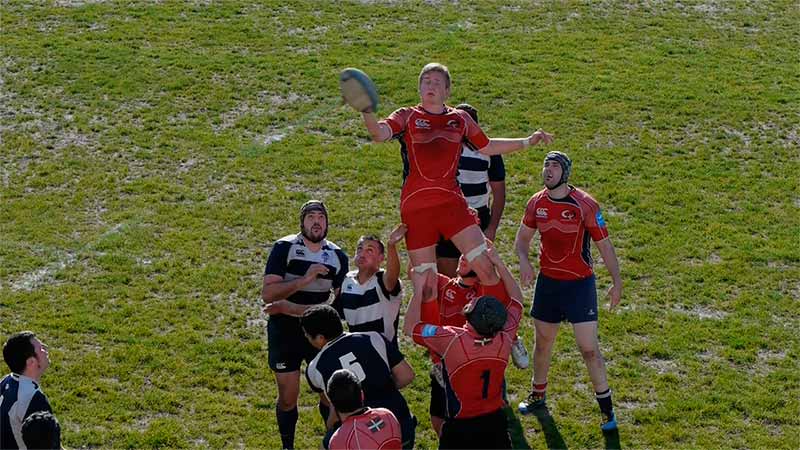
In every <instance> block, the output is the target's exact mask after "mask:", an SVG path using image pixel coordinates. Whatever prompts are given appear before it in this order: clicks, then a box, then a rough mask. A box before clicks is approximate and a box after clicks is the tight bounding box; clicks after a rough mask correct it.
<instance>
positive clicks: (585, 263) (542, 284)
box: [515, 152, 622, 431]
mask: <svg viewBox="0 0 800 450" xmlns="http://www.w3.org/2000/svg"><path fill="white" fill-rule="evenodd" d="M571 169H572V161H571V160H570V159H569V157H568V156H567V155H566V154H564V153H561V152H550V153H548V154H547V156H545V159H544V167H543V169H542V178H543V179H544V185H545V189H543V190H541V191H539V192H537V193H536V194H534V195H533V196H532V197H531V198H530V200H529V201H528V205H527V207H526V209H525V216H524V217H523V218H522V223H521V224H520V226H519V230H518V231H517V238H516V243H515V247H516V251H517V255H518V256H519V272H520V278H521V281H522V283H523V284H524V285H528V284H530V283H531V281H532V280H533V266H532V265H531V263H530V261H529V260H528V254H529V253H530V243H531V239H532V238H533V235H534V233H535V232H536V231H537V230H538V231H539V234H540V235H541V244H540V246H539V265H540V271H539V276H538V277H537V278H536V289H535V292H534V297H533V308H532V309H531V315H532V316H533V319H534V320H533V323H534V327H535V329H536V342H535V344H534V354H533V380H531V383H532V385H533V386H532V391H531V394H530V395H529V396H528V399H527V400H525V401H523V402H521V403H520V404H519V410H520V412H522V413H523V414H527V413H530V412H533V411H534V410H535V409H536V408H537V407H541V406H544V404H545V399H546V395H545V392H546V388H547V373H548V371H549V370H550V359H551V357H552V351H553V344H554V343H555V340H556V335H557V334H558V326H559V323H560V322H561V321H562V320H567V321H569V322H570V323H571V324H572V329H573V330H574V332H575V341H576V342H577V344H578V347H579V348H580V351H581V354H582V355H583V360H584V362H585V363H586V367H587V368H588V369H589V378H591V380H592V385H593V386H594V391H595V395H596V398H597V403H598V405H599V406H600V411H601V413H602V415H603V421H602V423H601V428H602V430H603V431H611V430H614V429H616V428H617V420H616V416H615V415H614V410H613V407H612V403H611V389H610V388H609V387H608V380H607V377H606V365H605V361H604V360H603V355H602V354H601V353H600V345H599V343H598V338H597V291H596V290H595V277H594V271H593V269H592V265H593V261H592V253H591V248H590V245H589V242H590V241H594V243H595V245H597V248H598V249H599V250H600V255H601V256H602V257H603V262H604V263H605V265H606V268H607V269H608V272H609V273H610V274H611V277H612V279H613V281H614V285H613V286H612V287H611V288H610V289H609V290H608V295H609V297H610V299H611V304H610V307H611V308H613V307H615V306H616V305H617V304H618V303H619V301H620V297H621V295H622V280H621V278H620V273H619V263H618V261H617V255H616V253H615V252H614V246H613V245H612V244H611V240H610V239H609V237H608V230H606V224H605V221H604V220H603V216H602V214H600V206H599V205H598V204H597V202H596V201H595V200H594V198H592V197H591V196H590V195H589V194H587V193H586V192H584V191H582V190H580V189H577V188H575V187H573V186H570V185H569V184H567V181H568V179H569V175H570V171H571Z"/></svg>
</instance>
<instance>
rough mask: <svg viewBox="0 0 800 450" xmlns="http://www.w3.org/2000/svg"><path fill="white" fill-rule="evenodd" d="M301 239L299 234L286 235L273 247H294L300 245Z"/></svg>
mask: <svg viewBox="0 0 800 450" xmlns="http://www.w3.org/2000/svg"><path fill="white" fill-rule="evenodd" d="M302 243H303V239H302V238H301V237H300V234H287V235H286V236H284V237H282V238H280V239H278V240H277V241H275V245H276V246H277V245H294V244H302Z"/></svg>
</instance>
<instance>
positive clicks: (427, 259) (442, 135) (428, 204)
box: [362, 63, 553, 297]
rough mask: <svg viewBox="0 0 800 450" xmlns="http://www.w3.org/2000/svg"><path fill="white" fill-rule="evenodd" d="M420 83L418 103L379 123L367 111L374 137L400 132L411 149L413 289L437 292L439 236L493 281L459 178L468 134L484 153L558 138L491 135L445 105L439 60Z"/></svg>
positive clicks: (407, 211) (405, 196)
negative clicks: (496, 136)
mask: <svg viewBox="0 0 800 450" xmlns="http://www.w3.org/2000/svg"><path fill="white" fill-rule="evenodd" d="M418 88H419V95H420V103H419V104H418V105H416V106H412V107H408V108H401V109H398V110H397V111H395V112H393V113H392V114H391V115H390V116H389V117H388V118H386V119H385V120H382V121H380V122H379V121H378V120H377V118H376V116H375V114H374V113H373V112H372V111H369V110H367V111H362V116H363V119H364V124H365V125H366V127H367V130H368V131H369V133H370V135H371V136H372V139H373V140H374V141H375V142H384V141H387V140H389V139H392V138H396V139H399V140H401V142H402V143H403V145H405V146H406V149H407V155H408V167H409V173H408V177H407V178H406V180H405V182H404V184H403V189H402V192H401V196H400V216H401V219H402V222H403V223H404V224H406V225H407V226H408V233H407V234H406V245H407V248H408V254H409V258H410V260H411V264H412V266H413V276H412V284H413V286H414V296H421V297H429V296H431V295H433V294H434V290H435V288H436V244H437V242H438V241H439V238H440V237H444V238H445V239H449V240H451V241H452V242H453V243H454V244H455V246H456V247H457V248H458V249H459V251H460V252H461V253H462V254H463V255H465V256H466V258H467V260H468V261H470V263H471V264H472V266H473V269H474V270H475V272H476V273H477V274H478V277H479V278H480V280H481V282H482V283H484V284H485V285H493V284H496V283H497V275H496V274H495V272H494V270H492V264H491V262H490V261H489V259H488V257H487V256H486V254H485V250H486V246H485V242H484V236H483V233H482V232H481V229H480V227H479V226H478V225H476V224H475V222H474V220H473V218H472V217H471V215H470V213H469V210H468V206H467V202H466V200H465V199H464V195H463V194H462V192H461V188H460V187H459V184H458V181H457V179H456V175H457V173H458V161H459V158H460V156H461V149H462V144H463V142H464V141H468V142H469V143H470V145H471V146H472V147H474V148H476V149H478V151H479V152H481V153H483V154H486V155H499V154H504V153H510V152H513V151H517V150H522V149H524V148H526V147H528V146H531V145H536V144H538V143H540V142H542V143H545V144H546V143H550V142H552V140H553V137H552V136H551V135H550V134H548V133H546V132H544V131H541V130H538V131H536V132H535V133H533V134H532V135H530V136H528V137H526V138H522V139H502V138H494V139H489V138H488V137H487V136H486V134H484V132H483V130H481V128H480V126H478V124H476V123H475V121H474V120H473V119H472V117H470V115H469V113H467V112H466V111H462V110H459V109H455V108H451V107H450V106H447V105H446V104H445V101H447V99H448V97H449V96H450V73H449V71H448V70H447V67H445V66H443V65H441V64H437V63H430V64H428V65H426V66H425V67H423V69H422V71H421V73H420V75H419V85H418Z"/></svg>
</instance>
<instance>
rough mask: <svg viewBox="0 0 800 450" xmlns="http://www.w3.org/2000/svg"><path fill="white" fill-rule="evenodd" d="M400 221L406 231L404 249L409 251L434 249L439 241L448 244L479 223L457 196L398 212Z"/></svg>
mask: <svg viewBox="0 0 800 450" xmlns="http://www.w3.org/2000/svg"><path fill="white" fill-rule="evenodd" d="M400 219H401V220H402V221H403V223H404V224H406V226H407V227H408V231H407V232H406V248H408V249H409V250H418V249H421V248H425V247H431V246H434V245H436V243H437V242H439V238H440V237H442V236H443V237H444V238H445V239H448V240H449V239H450V238H452V237H453V235H455V234H458V233H459V232H460V231H462V230H464V229H465V228H467V227H468V226H470V225H478V224H479V223H480V219H478V214H477V212H476V211H475V210H474V209H471V208H470V207H469V206H467V201H466V200H464V197H460V196H459V197H456V196H453V198H452V200H448V201H447V202H445V203H439V204H437V205H434V206H428V207H423V208H418V209H413V210H411V211H408V210H407V209H405V208H400Z"/></svg>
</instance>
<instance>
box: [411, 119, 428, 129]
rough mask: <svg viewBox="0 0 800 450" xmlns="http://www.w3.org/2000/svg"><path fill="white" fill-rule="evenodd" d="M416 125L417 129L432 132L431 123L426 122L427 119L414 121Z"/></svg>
mask: <svg viewBox="0 0 800 450" xmlns="http://www.w3.org/2000/svg"><path fill="white" fill-rule="evenodd" d="M414 125H415V126H416V127H417V128H425V129H428V130H430V128H431V123H430V121H428V120H426V119H416V120H415V121H414Z"/></svg>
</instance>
